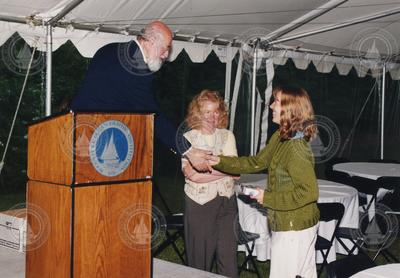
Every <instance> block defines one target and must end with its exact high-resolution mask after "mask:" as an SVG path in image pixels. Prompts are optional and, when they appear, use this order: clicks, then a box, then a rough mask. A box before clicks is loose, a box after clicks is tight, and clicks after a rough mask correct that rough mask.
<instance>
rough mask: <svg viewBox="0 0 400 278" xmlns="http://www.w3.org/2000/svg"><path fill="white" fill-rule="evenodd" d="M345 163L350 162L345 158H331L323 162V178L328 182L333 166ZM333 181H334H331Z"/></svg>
mask: <svg viewBox="0 0 400 278" xmlns="http://www.w3.org/2000/svg"><path fill="white" fill-rule="evenodd" d="M345 162H350V159H348V158H345V157H333V158H331V159H329V160H328V161H327V162H325V176H326V178H327V179H328V180H331V179H329V177H330V176H331V173H332V171H334V170H333V165H335V164H338V163H345ZM332 181H334V180H332Z"/></svg>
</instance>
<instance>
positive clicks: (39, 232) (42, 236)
mask: <svg viewBox="0 0 400 278" xmlns="http://www.w3.org/2000/svg"><path fill="white" fill-rule="evenodd" d="M9 211H10V212H11V214H10V216H11V217H12V224H11V227H13V228H12V229H10V230H9V231H10V236H11V238H12V239H13V241H14V242H18V241H21V239H22V241H23V242H25V247H24V249H25V250H26V251H31V250H35V249H37V248H39V247H40V246H42V245H43V244H44V243H45V242H46V241H47V239H48V238H49V235H50V231H51V224H50V218H49V216H48V215H47V213H46V212H45V211H44V210H43V209H42V208H41V207H40V206H38V205H35V204H32V203H20V204H17V205H15V206H13V207H11V208H10V209H9ZM28 218H29V223H28V224H27V225H26V226H25V225H21V221H26V220H27V219H28Z"/></svg>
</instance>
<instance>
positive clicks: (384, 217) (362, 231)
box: [352, 203, 399, 251]
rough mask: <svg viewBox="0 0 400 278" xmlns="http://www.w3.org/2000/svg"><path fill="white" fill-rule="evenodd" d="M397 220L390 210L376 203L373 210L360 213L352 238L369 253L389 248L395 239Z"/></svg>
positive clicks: (397, 226) (397, 230) (397, 228)
mask: <svg viewBox="0 0 400 278" xmlns="http://www.w3.org/2000/svg"><path fill="white" fill-rule="evenodd" d="M398 232H399V220H398V219H397V215H396V214H394V213H393V211H392V209H391V208H389V207H388V206H385V205H383V204H380V203H377V204H376V207H375V209H371V210H370V211H365V212H363V213H361V215H360V219H359V228H358V229H355V230H354V231H353V232H352V238H353V239H354V240H357V241H358V242H359V243H360V245H361V247H362V248H363V249H365V250H369V251H380V250H384V249H386V248H388V247H390V246H391V245H392V244H393V242H394V241H395V240H396V238H397V234H398Z"/></svg>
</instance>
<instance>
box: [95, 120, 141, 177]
mask: <svg viewBox="0 0 400 278" xmlns="http://www.w3.org/2000/svg"><path fill="white" fill-rule="evenodd" d="M134 148H135V145H134V141H133V137H132V134H131V131H130V130H129V128H128V127H127V126H126V125H125V124H123V123H122V122H120V121H115V120H111V121H106V122H104V123H102V124H101V125H99V126H98V127H97V128H96V129H95V131H94V132H93V136H92V138H91V139H90V142H89V156H90V161H91V163H92V165H93V167H94V168H95V169H96V170H97V172H99V173H100V174H102V175H103V176H107V177H114V176H117V175H119V174H121V173H122V172H123V171H125V170H126V168H128V166H129V164H130V163H131V161H132V157H133V153H134Z"/></svg>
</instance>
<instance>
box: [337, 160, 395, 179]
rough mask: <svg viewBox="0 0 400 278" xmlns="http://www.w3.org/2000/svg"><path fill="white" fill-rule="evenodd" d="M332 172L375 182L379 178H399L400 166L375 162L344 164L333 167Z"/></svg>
mask: <svg viewBox="0 0 400 278" xmlns="http://www.w3.org/2000/svg"><path fill="white" fill-rule="evenodd" d="M333 170H336V171H340V172H345V173H348V174H349V175H350V176H358V177H363V178H367V179H372V180H377V179H378V178H380V177H385V176H387V177H400V164H396V163H376V162H346V163H338V164H335V165H333Z"/></svg>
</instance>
